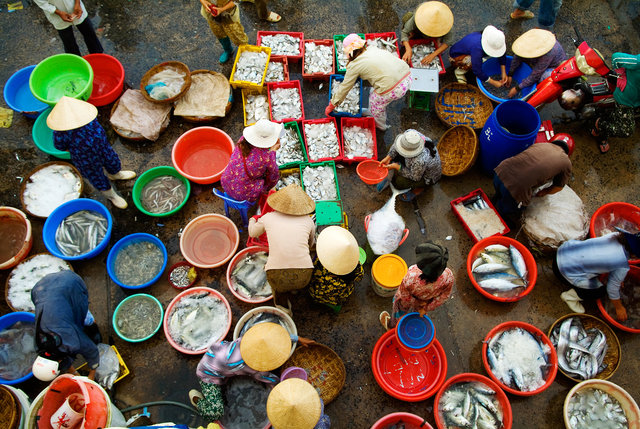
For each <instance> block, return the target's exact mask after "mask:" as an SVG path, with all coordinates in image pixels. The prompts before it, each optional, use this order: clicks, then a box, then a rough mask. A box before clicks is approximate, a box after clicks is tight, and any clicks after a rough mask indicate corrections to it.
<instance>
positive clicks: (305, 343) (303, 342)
mask: <svg viewBox="0 0 640 429" xmlns="http://www.w3.org/2000/svg"><path fill="white" fill-rule="evenodd" d="M313 342H314V341H313V340H310V339H309V338H304V337H298V344H300V345H301V346H308V345H311V344H313Z"/></svg>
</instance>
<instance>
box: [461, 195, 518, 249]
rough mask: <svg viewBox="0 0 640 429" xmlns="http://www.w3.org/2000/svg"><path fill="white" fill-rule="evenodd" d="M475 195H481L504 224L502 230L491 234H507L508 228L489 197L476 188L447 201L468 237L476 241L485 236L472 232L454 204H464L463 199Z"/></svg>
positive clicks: (465, 199) (466, 199)
mask: <svg viewBox="0 0 640 429" xmlns="http://www.w3.org/2000/svg"><path fill="white" fill-rule="evenodd" d="M477 195H480V196H481V197H482V199H483V200H484V202H486V203H487V205H488V206H489V208H491V210H493V211H494V212H495V214H496V216H498V219H500V222H501V223H502V226H504V230H503V231H502V232H497V233H495V234H493V235H505V234H508V233H509V231H510V229H509V227H508V226H507V224H506V223H504V220H503V219H502V217H501V216H500V214H499V213H498V210H496V208H495V207H494V206H493V204H491V200H489V198H488V197H487V194H485V193H484V192H483V191H482V189H480V188H478V189H476V190H475V191H471V192H470V193H468V194H467V195H464V196H462V197H459V198H456V199H455V200H452V201H451V202H450V203H449V204H451V210H453V213H454V214H455V215H456V217H457V218H458V220H459V221H460V223H461V224H462V226H463V227H464V230H465V231H467V234H468V235H469V237H471V239H472V240H473V242H474V243H477V242H478V241H480V240H481V239H482V238H486V237H476V235H475V234H474V233H473V231H472V230H471V228H470V227H469V225H467V223H466V222H465V221H464V219H463V218H462V215H461V214H460V213H459V212H458V210H457V209H456V207H455V206H456V204H460V203H462V204H464V202H465V201H468V200H470V199H471V198H473V197H475V196H477ZM493 235H492V236H493Z"/></svg>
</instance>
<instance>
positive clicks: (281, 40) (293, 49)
mask: <svg viewBox="0 0 640 429" xmlns="http://www.w3.org/2000/svg"><path fill="white" fill-rule="evenodd" d="M260 46H266V47H269V48H271V55H284V56H296V55H300V38H299V37H293V36H291V35H289V34H274V35H267V36H262V38H261V39H260Z"/></svg>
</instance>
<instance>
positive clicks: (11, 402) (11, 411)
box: [0, 385, 22, 429]
mask: <svg viewBox="0 0 640 429" xmlns="http://www.w3.org/2000/svg"><path fill="white" fill-rule="evenodd" d="M21 416H22V405H20V401H18V400H17V398H16V397H15V396H13V393H11V391H10V390H9V389H7V388H6V387H4V386H2V385H0V422H1V423H2V427H3V428H8V429H15V428H17V427H18V425H19V423H20V417H21Z"/></svg>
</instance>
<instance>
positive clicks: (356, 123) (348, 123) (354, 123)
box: [340, 116, 378, 164]
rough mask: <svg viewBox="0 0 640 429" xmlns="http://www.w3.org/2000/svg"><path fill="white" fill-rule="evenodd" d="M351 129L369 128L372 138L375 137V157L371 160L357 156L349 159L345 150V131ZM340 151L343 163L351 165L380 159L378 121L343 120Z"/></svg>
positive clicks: (366, 119)
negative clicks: (377, 133) (377, 139)
mask: <svg viewBox="0 0 640 429" xmlns="http://www.w3.org/2000/svg"><path fill="white" fill-rule="evenodd" d="M349 127H361V128H367V129H368V130H369V131H371V136H372V137H373V156H372V157H371V158H366V157H364V156H357V157H354V158H347V154H346V152H345V150H344V145H345V142H344V129H345V128H349ZM340 136H341V139H340V151H341V152H342V162H344V163H347V164H350V163H354V162H360V161H364V160H366V159H374V160H377V159H378V142H377V141H376V121H375V119H373V118H372V117H370V116H369V117H365V118H342V119H341V120H340Z"/></svg>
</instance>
